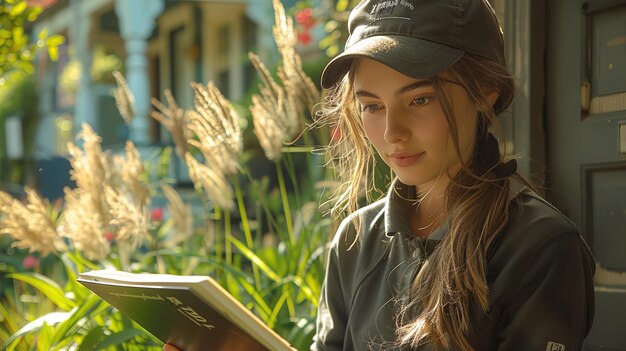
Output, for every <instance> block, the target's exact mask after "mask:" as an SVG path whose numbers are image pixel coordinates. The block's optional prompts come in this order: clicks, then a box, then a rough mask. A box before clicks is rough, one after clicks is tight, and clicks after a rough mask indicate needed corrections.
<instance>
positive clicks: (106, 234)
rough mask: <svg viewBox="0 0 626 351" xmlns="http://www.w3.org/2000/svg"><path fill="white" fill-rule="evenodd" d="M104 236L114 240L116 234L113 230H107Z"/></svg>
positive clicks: (108, 239) (109, 240)
mask: <svg viewBox="0 0 626 351" xmlns="http://www.w3.org/2000/svg"><path fill="white" fill-rule="evenodd" d="M104 238H105V239H106V240H107V241H108V242H111V241H113V240H115V234H113V233H111V232H106V233H104Z"/></svg>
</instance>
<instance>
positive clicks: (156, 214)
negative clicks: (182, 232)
mask: <svg viewBox="0 0 626 351" xmlns="http://www.w3.org/2000/svg"><path fill="white" fill-rule="evenodd" d="M150 219H151V220H153V221H157V222H160V221H162V220H163V208H161V207H157V208H153V209H152V211H150Z"/></svg>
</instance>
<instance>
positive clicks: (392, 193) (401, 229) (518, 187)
mask: <svg viewBox="0 0 626 351" xmlns="http://www.w3.org/2000/svg"><path fill="white" fill-rule="evenodd" d="M510 179H511V181H510V184H511V185H510V191H509V201H511V200H513V199H514V198H515V197H517V196H518V195H519V194H520V193H522V192H527V191H530V189H528V187H526V185H525V184H524V183H523V182H522V181H521V180H520V179H519V178H518V177H516V176H513V177H511V178H510ZM417 202H418V200H417V196H416V194H415V187H414V186H412V185H406V184H404V183H402V182H401V181H400V180H398V179H397V178H396V179H395V180H393V182H392V184H391V186H390V187H389V192H388V193H387V196H386V198H385V206H384V221H385V235H386V236H388V237H392V236H394V235H396V234H398V233H403V234H405V235H411V227H410V225H409V211H413V210H414V209H415V206H416V205H417ZM447 227H448V220H447V219H446V220H445V221H444V223H443V224H442V225H441V226H440V227H439V228H437V229H436V230H435V231H434V232H433V233H432V234H430V236H428V238H427V239H428V240H441V239H443V237H444V236H445V233H446V232H447Z"/></svg>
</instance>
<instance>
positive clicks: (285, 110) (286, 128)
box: [249, 53, 299, 160]
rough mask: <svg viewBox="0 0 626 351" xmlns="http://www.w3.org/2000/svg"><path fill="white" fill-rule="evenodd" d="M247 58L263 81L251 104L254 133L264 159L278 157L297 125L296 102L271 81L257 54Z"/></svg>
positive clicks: (275, 158)
mask: <svg viewBox="0 0 626 351" xmlns="http://www.w3.org/2000/svg"><path fill="white" fill-rule="evenodd" d="M249 57H250V61H252V64H253V65H254V67H255V68H256V70H257V71H258V72H259V74H260V76H261V80H262V81H263V85H262V86H260V87H259V88H260V91H261V95H260V96H259V95H254V96H253V97H252V105H251V106H250V112H251V113H252V122H253V124H254V134H256V136H257V138H258V139H259V143H260V144H261V147H262V148H263V150H264V151H265V155H266V156H267V158H268V159H270V160H278V159H280V157H281V148H282V146H283V145H284V143H286V142H288V141H290V140H291V138H292V137H293V135H294V134H295V132H296V131H297V129H298V126H299V122H298V109H297V105H296V101H295V100H294V99H290V98H289V95H288V94H287V92H286V91H285V89H283V88H282V87H281V86H280V85H278V84H277V83H276V82H275V81H274V79H273V78H272V76H271V75H270V73H269V71H268V70H267V68H266V67H265V65H264V64H263V62H261V60H260V58H259V57H258V56H257V55H255V54H254V53H249Z"/></svg>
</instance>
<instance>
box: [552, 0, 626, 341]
mask: <svg viewBox="0 0 626 351" xmlns="http://www.w3.org/2000/svg"><path fill="white" fill-rule="evenodd" d="M546 34H547V38H546V66H545V67H546V113H545V117H546V145H547V147H546V159H547V162H546V167H547V172H546V179H547V182H548V183H547V185H548V195H549V197H550V198H551V200H552V201H553V202H554V203H555V204H556V205H557V206H558V207H559V208H560V209H562V210H563V211H564V212H565V213H566V214H567V215H568V216H569V217H570V218H571V219H572V220H574V222H576V224H577V225H578V226H579V227H580V229H581V230H582V232H583V234H584V236H585V239H586V240H587V242H588V243H589V245H590V247H591V248H592V251H593V253H594V256H595V258H596V261H597V271H596V275H595V278H594V279H595V285H596V289H595V291H596V317H595V321H594V326H593V328H592V332H591V334H590V336H589V337H588V338H587V340H586V345H585V350H626V1H622V0H588V1H580V0H577V1H572V0H551V1H548V2H546Z"/></svg>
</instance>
